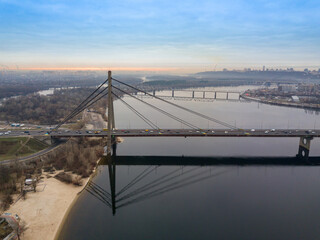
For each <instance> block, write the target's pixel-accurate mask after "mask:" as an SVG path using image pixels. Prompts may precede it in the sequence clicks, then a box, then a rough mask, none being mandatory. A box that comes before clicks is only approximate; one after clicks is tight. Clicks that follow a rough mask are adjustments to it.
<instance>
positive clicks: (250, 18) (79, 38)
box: [0, 0, 320, 73]
mask: <svg viewBox="0 0 320 240" xmlns="http://www.w3.org/2000/svg"><path fill="white" fill-rule="evenodd" d="M263 65H264V66H266V67H269V68H273V67H274V68H286V67H294V68H305V67H309V68H311V69H312V68H314V69H318V68H320V4H319V0H314V1H308V0H306V1H302V0H301V1H300V0H298V1H297V0H224V1H222V0H157V1H153V0H124V1H122V0H105V1H100V0H96V1H95V0H90V1H89V0H65V1H60V0H38V1H34V0H0V69H1V68H5V67H8V68H10V69H16V68H19V69H93V70H97V69H103V70H106V69H111V70H118V71H125V70H130V71H135V70H137V71H145V70H150V71H169V72H170V71H171V72H180V73H184V72H186V73H187V72H197V71H209V70H221V69H222V68H228V69H242V68H245V67H247V68H248V67H250V68H254V69H262V66H263Z"/></svg>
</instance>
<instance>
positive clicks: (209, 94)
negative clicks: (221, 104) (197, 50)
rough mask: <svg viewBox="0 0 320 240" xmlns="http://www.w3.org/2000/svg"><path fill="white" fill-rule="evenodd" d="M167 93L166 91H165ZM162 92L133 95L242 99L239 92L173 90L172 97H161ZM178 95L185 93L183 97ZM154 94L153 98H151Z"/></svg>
mask: <svg viewBox="0 0 320 240" xmlns="http://www.w3.org/2000/svg"><path fill="white" fill-rule="evenodd" d="M164 91H165V90H164ZM161 92H162V91H160V92H159V91H156V90H153V91H152V92H149V94H148V92H145V91H144V92H134V93H133V95H136V96H139V97H141V96H143V97H152V96H153V97H160V98H165V99H178V100H192V99H193V100H206V101H214V100H231V101H238V100H240V98H241V92H237V91H220V90H219V91H212V90H210V91H208V90H171V91H169V92H171V94H170V95H161V94H160V93H161ZM177 93H185V94H184V95H183V96H182V95H181V94H177ZM150 94H152V96H150Z"/></svg>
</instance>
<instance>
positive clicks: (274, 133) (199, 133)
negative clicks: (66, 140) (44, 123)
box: [0, 129, 320, 138]
mask: <svg viewBox="0 0 320 240" xmlns="http://www.w3.org/2000/svg"><path fill="white" fill-rule="evenodd" d="M5 132H6V131H0V133H3V134H2V135H0V137H16V136H44V135H47V136H52V137H55V138H62V137H107V131H101V130H90V131H85V130H78V131H75V130H72V131H71V130H59V131H52V132H51V133H49V134H46V133H47V132H46V131H44V130H32V131H31V130H30V131H12V132H10V133H9V134H5ZM112 135H113V136H117V137H310V138H312V137H320V130H309V129H277V130H270V129H237V130H230V129H199V130H190V129H161V130H154V129H116V130H113V131H112Z"/></svg>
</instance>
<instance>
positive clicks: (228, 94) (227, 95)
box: [227, 92, 229, 100]
mask: <svg viewBox="0 0 320 240" xmlns="http://www.w3.org/2000/svg"><path fill="white" fill-rule="evenodd" d="M228 99H229V93H228V92H227V100H228Z"/></svg>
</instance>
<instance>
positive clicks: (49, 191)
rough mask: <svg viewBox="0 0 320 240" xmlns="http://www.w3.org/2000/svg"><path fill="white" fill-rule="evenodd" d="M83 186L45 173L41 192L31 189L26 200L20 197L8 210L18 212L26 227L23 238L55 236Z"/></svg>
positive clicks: (46, 239)
mask: <svg viewBox="0 0 320 240" xmlns="http://www.w3.org/2000/svg"><path fill="white" fill-rule="evenodd" d="M88 179H89V178H86V179H84V184H83V186H81V187H79V186H74V185H73V184H66V183H63V182H60V181H59V180H57V179H55V178H53V177H51V178H46V177H44V178H43V179H41V181H40V182H39V184H38V186H37V192H29V193H28V194H27V198H26V200H23V199H20V200H19V201H17V202H16V203H15V204H13V205H11V207H10V209H8V210H7V211H6V212H9V213H12V214H18V215H19V216H20V218H21V220H22V221H23V222H25V224H26V225H25V227H26V230H25V231H24V232H23V234H22V236H21V240H53V239H54V237H55V235H56V233H57V231H58V229H59V226H60V223H61V222H62V220H63V218H64V216H65V214H66V213H67V211H68V209H69V207H70V206H71V204H72V202H73V201H74V200H75V199H76V196H77V195H78V193H79V192H80V191H81V190H82V189H83V188H84V186H85V183H86V182H87V181H88Z"/></svg>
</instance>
